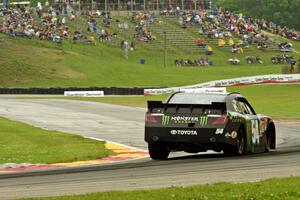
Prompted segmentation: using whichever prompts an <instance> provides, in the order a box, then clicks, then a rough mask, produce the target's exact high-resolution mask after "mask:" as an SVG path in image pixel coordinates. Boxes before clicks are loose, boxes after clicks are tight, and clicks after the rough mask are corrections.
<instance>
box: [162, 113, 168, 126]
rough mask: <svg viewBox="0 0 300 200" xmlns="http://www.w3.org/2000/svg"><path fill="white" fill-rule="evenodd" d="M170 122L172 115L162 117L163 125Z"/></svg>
mask: <svg viewBox="0 0 300 200" xmlns="http://www.w3.org/2000/svg"><path fill="white" fill-rule="evenodd" d="M169 122H170V116H165V115H164V116H163V117H162V125H163V126H165V125H168V124H169Z"/></svg>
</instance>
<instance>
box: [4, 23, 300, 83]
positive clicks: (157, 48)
mask: <svg viewBox="0 0 300 200" xmlns="http://www.w3.org/2000/svg"><path fill="white" fill-rule="evenodd" d="M122 20H125V19H122ZM81 23H83V24H84V22H81ZM99 23H100V22H99ZM168 23H169V24H171V25H170V26H172V27H173V28H174V30H176V29H181V28H179V27H177V26H175V21H170V20H169V22H168ZM172 23H173V25H172ZM77 25H78V24H77ZM80 26H82V25H80ZM130 26H131V27H132V28H133V27H134V24H130ZM70 27H71V28H72V26H71V25H70ZM75 28H76V27H73V28H72V29H75ZM179 31H181V32H182V33H183V36H185V35H189V36H191V37H193V38H195V39H197V38H198V36H197V34H196V33H194V32H189V31H188V30H185V31H182V30H179ZM155 34H156V33H155V31H154V35H155ZM156 35H157V38H158V40H157V41H155V42H154V45H153V44H147V43H141V42H138V43H137V49H136V50H135V51H130V52H129V59H128V60H127V59H125V58H124V52H123V51H122V50H121V49H120V48H119V47H118V46H117V45H114V46H113V45H106V44H104V43H101V42H97V45H96V46H89V45H86V44H75V45H74V44H71V43H70V42H67V41H66V42H64V43H63V45H58V44H53V43H52V42H49V41H39V40H36V39H31V40H30V39H23V38H12V37H10V36H7V35H3V34H0V70H1V72H2V73H1V74H0V87H68V86H76V87H89V86H108V87H110V86H119V87H126V86H137V87H147V86H149V87H153V86H182V85H189V84H196V83H201V82H206V81H211V80H218V79H226V78H234V77H241V76H251V75H259V74H274V73H281V65H272V64H271V62H270V57H271V56H273V55H277V54H280V52H276V51H270V52H262V51H259V50H257V49H255V47H252V48H251V49H250V50H248V51H246V52H245V53H244V54H232V53H230V52H229V49H224V48H221V49H218V48H217V47H215V45H214V44H212V46H213V47H214V49H215V54H214V55H213V56H211V57H210V60H212V61H213V62H214V65H213V66H210V67H176V66H175V65H174V60H175V59H193V60H194V59H198V58H199V57H200V56H204V54H203V53H201V52H200V51H199V53H185V52H184V51H182V49H180V48H178V47H177V48H176V47H174V46H172V45H169V46H170V47H169V46H168V48H170V50H172V51H169V52H168V54H167V67H163V62H164V57H163V52H162V48H161V45H162V44H163V41H162V38H161V37H160V36H159V35H158V34H156ZM119 37H121V38H120V39H122V38H125V39H126V38H130V37H129V36H128V34H127V35H126V33H120V34H119ZM150 47H151V48H150ZM295 48H296V49H298V51H300V44H299V43H295ZM247 55H252V56H256V55H260V56H261V57H262V59H263V61H264V64H261V65H260V64H253V65H248V64H246V61H245V56H247ZM294 55H295V56H296V57H297V55H299V54H294ZM230 57H238V58H239V59H241V61H242V63H241V65H239V66H232V65H230V64H229V63H228V62H227V59H228V58H230ZM141 58H144V59H146V64H145V65H142V64H140V63H139V61H140V59H141Z"/></svg>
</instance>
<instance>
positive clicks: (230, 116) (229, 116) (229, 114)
mask: <svg viewBox="0 0 300 200" xmlns="http://www.w3.org/2000/svg"><path fill="white" fill-rule="evenodd" d="M228 118H229V119H230V120H232V114H231V113H230V112H229V113H228Z"/></svg>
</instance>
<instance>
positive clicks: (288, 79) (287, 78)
mask: <svg viewBox="0 0 300 200" xmlns="http://www.w3.org/2000/svg"><path fill="white" fill-rule="evenodd" d="M295 83H300V74H270V75H261V76H250V77H241V78H233V79H225V80H218V81H211V82H207V83H201V84H197V85H190V86H183V87H172V88H160V89H157V88H154V89H145V91H144V94H145V95H156V94H165V93H173V92H178V91H180V90H183V89H196V88H205V87H232V86H243V85H257V84H295Z"/></svg>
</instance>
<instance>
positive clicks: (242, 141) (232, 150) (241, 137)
mask: <svg viewBox="0 0 300 200" xmlns="http://www.w3.org/2000/svg"><path fill="white" fill-rule="evenodd" d="M245 147H246V133H245V131H244V130H243V129H240V130H239V131H238V138H237V140H236V144H235V145H234V146H228V147H226V148H225V149H224V150H223V153H224V155H226V156H241V155H244V154H245V153H246V148H245Z"/></svg>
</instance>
